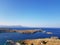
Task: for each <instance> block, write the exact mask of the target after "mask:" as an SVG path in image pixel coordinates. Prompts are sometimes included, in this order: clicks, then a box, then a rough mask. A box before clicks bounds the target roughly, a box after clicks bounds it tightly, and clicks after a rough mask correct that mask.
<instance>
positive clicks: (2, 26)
mask: <svg viewBox="0 0 60 45" xmlns="http://www.w3.org/2000/svg"><path fill="white" fill-rule="evenodd" d="M0 28H23V26H21V25H13V26H6V25H0Z"/></svg>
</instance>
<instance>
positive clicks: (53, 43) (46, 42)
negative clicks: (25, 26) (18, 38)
mask: <svg viewBox="0 0 60 45" xmlns="http://www.w3.org/2000/svg"><path fill="white" fill-rule="evenodd" d="M23 42H24V43H25V44H26V45H32V44H33V45H60V40H59V39H53V38H52V39H49V38H46V39H33V40H24V41H23Z"/></svg>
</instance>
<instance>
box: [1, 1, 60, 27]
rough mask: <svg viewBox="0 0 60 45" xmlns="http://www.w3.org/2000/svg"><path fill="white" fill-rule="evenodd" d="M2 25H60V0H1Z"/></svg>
mask: <svg viewBox="0 0 60 45" xmlns="http://www.w3.org/2000/svg"><path fill="white" fill-rule="evenodd" d="M0 25H22V26H30V27H60V0H0Z"/></svg>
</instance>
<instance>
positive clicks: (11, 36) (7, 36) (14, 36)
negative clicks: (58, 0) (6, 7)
mask: <svg viewBox="0 0 60 45" xmlns="http://www.w3.org/2000/svg"><path fill="white" fill-rule="evenodd" d="M11 29H18V30H28V29H37V28H11ZM39 29H42V30H44V31H46V32H52V33H53V34H46V33H42V32H36V33H33V34H21V33H16V32H14V33H12V32H11V33H0V45H4V43H5V42H6V40H14V41H17V40H25V39H38V38H50V37H51V36H57V37H59V38H60V28H39Z"/></svg>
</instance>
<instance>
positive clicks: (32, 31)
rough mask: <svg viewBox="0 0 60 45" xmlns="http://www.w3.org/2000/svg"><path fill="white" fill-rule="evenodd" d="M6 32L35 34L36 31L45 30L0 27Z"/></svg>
mask: <svg viewBox="0 0 60 45" xmlns="http://www.w3.org/2000/svg"><path fill="white" fill-rule="evenodd" d="M6 32H18V33H21V34H33V33H36V32H43V30H10V29H0V33H6Z"/></svg>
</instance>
